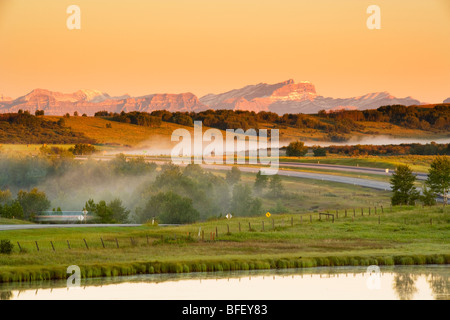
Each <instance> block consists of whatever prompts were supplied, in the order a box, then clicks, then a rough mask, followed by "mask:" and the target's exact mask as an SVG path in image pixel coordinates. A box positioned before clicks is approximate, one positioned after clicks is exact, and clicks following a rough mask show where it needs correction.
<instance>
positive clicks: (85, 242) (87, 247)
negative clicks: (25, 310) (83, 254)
mask: <svg viewBox="0 0 450 320" xmlns="http://www.w3.org/2000/svg"><path fill="white" fill-rule="evenodd" d="M83 241H84V244H85V245H86V249H88V250H89V246H88V244H87V241H86V239H83Z"/></svg>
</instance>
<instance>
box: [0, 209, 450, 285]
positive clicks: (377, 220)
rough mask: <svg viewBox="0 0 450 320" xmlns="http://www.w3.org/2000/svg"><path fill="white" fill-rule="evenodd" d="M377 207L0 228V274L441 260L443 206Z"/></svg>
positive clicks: (445, 252) (448, 231) (28, 276)
mask: <svg viewBox="0 0 450 320" xmlns="http://www.w3.org/2000/svg"><path fill="white" fill-rule="evenodd" d="M383 211H384V212H383V213H381V208H377V214H375V208H371V215H370V216H369V211H368V208H364V211H363V214H362V213H361V209H360V208H359V209H357V210H356V212H355V216H354V214H353V210H347V217H345V211H344V210H341V211H339V212H338V214H339V217H337V215H336V212H334V214H335V221H334V223H333V222H332V220H331V218H329V219H328V220H327V219H326V218H325V217H322V219H321V220H319V215H318V214H303V215H273V216H272V217H271V218H266V217H265V216H263V217H256V218H255V217H253V218H233V219H231V220H226V219H220V220H212V221H208V222H203V223H199V224H192V225H185V226H179V227H152V226H142V227H138V228H111V229H109V228H108V229H104V228H96V229H89V228H81V229H45V230H21V231H4V232H0V240H2V239H9V240H11V241H12V243H13V244H15V248H14V252H13V253H12V254H11V255H0V281H1V282H12V281H33V280H49V279H66V278H67V275H66V270H67V267H68V266H70V265H78V266H79V267H80V268H81V271H82V276H83V277H84V278H91V277H109V276H121V275H134V274H152V273H183V272H199V271H208V272H214V271H227V270H253V269H274V268H303V267H317V266H366V265H373V264H376V265H410V264H450V241H449V239H450V226H449V222H450V216H449V213H450V212H448V210H447V212H446V213H444V211H443V209H442V208H439V207H434V208H428V209H427V208H425V209H422V208H412V207H403V208H394V209H393V210H392V212H391V211H390V209H389V208H384V209H383ZM263 222H264V225H263ZM199 231H200V232H199ZM216 232H217V234H216ZM199 234H200V236H199ZM85 240H86V241H85ZM17 242H19V243H20V246H21V248H22V252H19V248H18V244H17ZM36 242H37V243H38V246H39V251H38V250H37V246H36ZM86 244H87V246H86ZM117 244H118V246H117ZM69 246H70V249H69Z"/></svg>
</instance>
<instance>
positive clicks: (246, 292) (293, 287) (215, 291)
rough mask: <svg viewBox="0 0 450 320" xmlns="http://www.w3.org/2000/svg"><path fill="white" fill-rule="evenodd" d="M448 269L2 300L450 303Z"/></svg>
mask: <svg viewBox="0 0 450 320" xmlns="http://www.w3.org/2000/svg"><path fill="white" fill-rule="evenodd" d="M449 279H450V267H449V266H448V265H431V266H402V267H381V268H378V267H374V266H373V267H370V268H367V267H330V268H311V269H287V270H265V271H236V272H216V273H190V274H162V275H161V274H159V275H141V276H133V277H116V278H105V279H85V280H81V285H80V286H79V287H68V286H67V282H66V281H46V282H38V283H26V284H21V283H14V284H2V285H0V296H1V299H2V300H9V299H12V300H35V299H36V300H66V299H70V300H90V299H95V300H97V299H101V300H115V299H123V300H128V299H133V300H316V299H320V300H337V299H339V300H347V299H352V300H355V299H356V300H366V299H368V300H377V299H383V300H399V299H401V300H415V299H419V300H449V299H450V281H449Z"/></svg>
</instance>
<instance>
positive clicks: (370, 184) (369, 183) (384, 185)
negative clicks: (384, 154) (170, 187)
mask: <svg viewBox="0 0 450 320" xmlns="http://www.w3.org/2000/svg"><path fill="white" fill-rule="evenodd" d="M202 167H203V168H205V169H211V170H230V167H227V166H221V165H202ZM239 169H240V170H241V171H242V172H251V173H258V171H259V170H260V169H259V168H249V167H240V168H239ZM278 174H279V175H280V176H288V177H296V178H304V179H314V180H322V181H332V182H340V183H346V184H352V185H355V186H362V187H367V188H372V189H377V190H391V185H390V183H388V182H383V181H375V180H368V179H362V178H352V177H344V176H338V175H331V174H326V173H323V174H322V173H313V172H299V171H291V170H283V169H280V170H279V171H278Z"/></svg>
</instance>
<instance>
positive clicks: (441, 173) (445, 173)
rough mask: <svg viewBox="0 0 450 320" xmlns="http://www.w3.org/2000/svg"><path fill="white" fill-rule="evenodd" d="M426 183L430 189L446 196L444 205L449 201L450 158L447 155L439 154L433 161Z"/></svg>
mask: <svg viewBox="0 0 450 320" xmlns="http://www.w3.org/2000/svg"><path fill="white" fill-rule="evenodd" d="M426 184H427V185H428V186H429V187H430V189H431V190H432V191H433V192H434V193H436V194H440V195H442V196H443V197H444V205H447V202H448V191H449V188H450V160H449V158H448V157H446V156H438V157H436V158H435V159H434V160H433V162H432V163H431V168H430V170H429V172H428V179H427V182H426Z"/></svg>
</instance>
